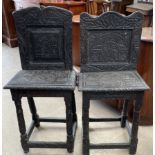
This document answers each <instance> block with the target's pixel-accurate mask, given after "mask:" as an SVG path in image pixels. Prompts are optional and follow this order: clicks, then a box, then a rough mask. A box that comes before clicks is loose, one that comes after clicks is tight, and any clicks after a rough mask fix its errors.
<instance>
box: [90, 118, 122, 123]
mask: <svg viewBox="0 0 155 155" xmlns="http://www.w3.org/2000/svg"><path fill="white" fill-rule="evenodd" d="M120 120H121V117H119V118H89V122H117V121H120Z"/></svg>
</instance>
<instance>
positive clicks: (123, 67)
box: [79, 12, 149, 155]
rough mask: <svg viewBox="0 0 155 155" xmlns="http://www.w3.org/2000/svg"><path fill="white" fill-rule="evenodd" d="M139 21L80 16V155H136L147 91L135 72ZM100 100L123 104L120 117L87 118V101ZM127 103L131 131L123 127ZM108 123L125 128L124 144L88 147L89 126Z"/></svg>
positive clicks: (111, 14) (136, 16)
mask: <svg viewBox="0 0 155 155" xmlns="http://www.w3.org/2000/svg"><path fill="white" fill-rule="evenodd" d="M142 19H143V16H142V14H141V13H139V12H137V13H134V14H132V15H131V16H130V17H126V16H122V15H120V14H118V13H115V12H109V13H105V14H102V15H101V16H99V17H98V18H93V17H91V16H90V15H88V14H86V13H83V14H81V15H80V49H81V73H80V74H79V90H80V91H82V96H83V106H82V120H83V155H89V149H116V148H117V149H129V153H130V154H135V153H136V150H137V143H138V138H137V135H138V124H139V114H140V109H141V106H142V98H143V94H144V91H145V90H147V89H149V87H148V86H147V85H146V83H145V82H144V81H143V79H142V78H141V77H140V76H139V74H138V73H137V71H136V64H137V52H138V49H139V45H140V36H141V30H142V22H143V20H142ZM104 98H105V99H123V100H124V101H125V103H124V106H123V111H122V116H121V117H119V118H90V117H89V108H90V100H98V99H104ZM130 100H135V102H134V104H133V105H134V112H133V122H132V128H131V129H130V127H129V125H128V123H127V112H128V104H129V101H130ZM108 121H109V122H111V121H120V122H121V127H122V128H124V127H127V130H128V132H129V137H130V139H129V142H128V143H108V144H107V143H102V144H92V143H90V139H89V122H108Z"/></svg>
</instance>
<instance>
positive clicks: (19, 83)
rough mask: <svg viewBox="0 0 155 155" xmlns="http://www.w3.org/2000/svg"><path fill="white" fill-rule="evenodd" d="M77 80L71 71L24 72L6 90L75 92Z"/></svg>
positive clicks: (15, 77) (9, 83) (13, 79)
mask: <svg viewBox="0 0 155 155" xmlns="http://www.w3.org/2000/svg"><path fill="white" fill-rule="evenodd" d="M75 80H76V74H75V72H74V71H69V70H67V71H62V70H60V71H55V70H22V71H19V72H18V73H17V74H16V75H15V76H14V77H13V78H12V79H11V80H10V81H9V82H8V84H7V85H6V86H5V87H4V88H5V89H53V90H59V89H61V90H62V89H63V90H64V89H65V90H74V88H75Z"/></svg>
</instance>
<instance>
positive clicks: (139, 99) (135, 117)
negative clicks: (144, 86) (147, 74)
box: [129, 93, 143, 154]
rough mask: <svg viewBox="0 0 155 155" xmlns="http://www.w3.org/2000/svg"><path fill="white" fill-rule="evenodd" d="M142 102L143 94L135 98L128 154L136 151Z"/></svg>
mask: <svg viewBox="0 0 155 155" xmlns="http://www.w3.org/2000/svg"><path fill="white" fill-rule="evenodd" d="M142 100H143V93H141V94H138V95H137V97H136V102H135V106H134V112H133V122H132V130H131V137H130V148H129V153H130V154H135V153H136V151H137V144H138V138H137V135H138V125H139V113H140V109H141V106H142Z"/></svg>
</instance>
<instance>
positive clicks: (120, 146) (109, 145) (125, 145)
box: [89, 143, 130, 149]
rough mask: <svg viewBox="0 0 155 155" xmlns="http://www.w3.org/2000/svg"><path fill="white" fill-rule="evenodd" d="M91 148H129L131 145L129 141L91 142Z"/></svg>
mask: <svg viewBox="0 0 155 155" xmlns="http://www.w3.org/2000/svg"><path fill="white" fill-rule="evenodd" d="M89 147H90V149H127V148H129V147H130V144H129V143H122V144H121V143H119V144H118V143H106V144H104V143H103V144H90V146H89Z"/></svg>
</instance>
